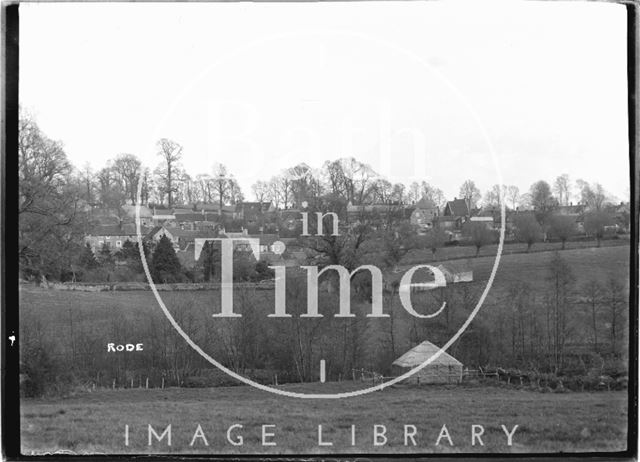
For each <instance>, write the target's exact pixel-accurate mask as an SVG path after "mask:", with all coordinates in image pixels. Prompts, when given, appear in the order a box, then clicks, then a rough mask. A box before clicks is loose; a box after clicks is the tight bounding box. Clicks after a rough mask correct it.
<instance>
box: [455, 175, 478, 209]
mask: <svg viewBox="0 0 640 462" xmlns="http://www.w3.org/2000/svg"><path fill="white" fill-rule="evenodd" d="M459 194H460V197H461V198H463V199H464V200H465V202H466V203H467V207H468V208H469V212H471V210H472V209H473V208H475V206H476V204H477V203H478V201H479V200H480V190H479V189H478V188H477V186H476V184H475V183H474V182H473V181H472V180H466V181H465V182H464V183H462V186H460V193H459Z"/></svg>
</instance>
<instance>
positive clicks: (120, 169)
mask: <svg viewBox="0 0 640 462" xmlns="http://www.w3.org/2000/svg"><path fill="white" fill-rule="evenodd" d="M140 168H141V163H140V160H139V159H138V158H137V157H136V156H134V155H133V154H120V155H119V156H118V157H116V158H115V160H114V162H113V170H114V172H115V173H116V175H117V176H119V177H120V179H121V181H122V183H123V184H124V191H125V194H127V195H128V197H129V199H130V200H131V203H132V204H135V203H136V196H137V195H138V182H139V181H140Z"/></svg>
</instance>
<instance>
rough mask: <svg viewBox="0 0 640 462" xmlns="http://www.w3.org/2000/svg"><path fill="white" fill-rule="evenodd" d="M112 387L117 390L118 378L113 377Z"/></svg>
mask: <svg viewBox="0 0 640 462" xmlns="http://www.w3.org/2000/svg"><path fill="white" fill-rule="evenodd" d="M112 388H113V389H114V390H115V389H116V379H113V386H112Z"/></svg>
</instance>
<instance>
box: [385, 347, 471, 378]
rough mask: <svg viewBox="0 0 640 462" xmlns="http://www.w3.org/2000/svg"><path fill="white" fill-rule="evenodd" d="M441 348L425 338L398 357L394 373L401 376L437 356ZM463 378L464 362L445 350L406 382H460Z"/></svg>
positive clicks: (394, 364)
mask: <svg viewBox="0 0 640 462" xmlns="http://www.w3.org/2000/svg"><path fill="white" fill-rule="evenodd" d="M439 352H440V348H439V347H437V346H436V345H434V344H433V343H431V342H429V341H427V340H425V341H424V342H422V343H421V344H419V345H417V346H415V347H413V348H412V349H411V350H409V351H407V352H406V353H405V354H403V355H402V356H400V357H399V358H398V359H396V360H395V361H394V362H393V364H392V368H393V372H394V375H396V376H399V375H402V374H405V373H406V372H408V371H410V370H411V369H414V368H415V367H417V366H420V365H421V364H424V363H425V362H426V361H428V360H429V359H431V358H433V357H435V356H436V355H437V354H438V353H439ZM461 380H462V363H461V362H460V361H458V360H457V359H456V358H454V357H453V356H451V355H450V354H449V353H447V352H445V351H443V352H440V354H439V355H438V356H437V357H436V358H435V359H433V360H432V361H431V363H429V365H427V366H425V367H423V368H422V369H421V370H419V371H418V372H416V373H415V374H413V375H412V376H411V377H409V378H408V379H406V381H405V382H406V383H418V384H432V383H458V382H460V381H461Z"/></svg>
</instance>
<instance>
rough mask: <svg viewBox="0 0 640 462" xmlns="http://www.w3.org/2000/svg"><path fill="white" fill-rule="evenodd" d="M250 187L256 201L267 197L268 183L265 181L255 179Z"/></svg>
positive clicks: (261, 200)
mask: <svg viewBox="0 0 640 462" xmlns="http://www.w3.org/2000/svg"><path fill="white" fill-rule="evenodd" d="M251 189H252V191H253V195H254V196H255V198H256V201H258V202H264V201H265V199H267V198H268V197H269V184H268V183H267V182H266V181H256V182H255V183H254V184H253V185H252V186H251Z"/></svg>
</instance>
